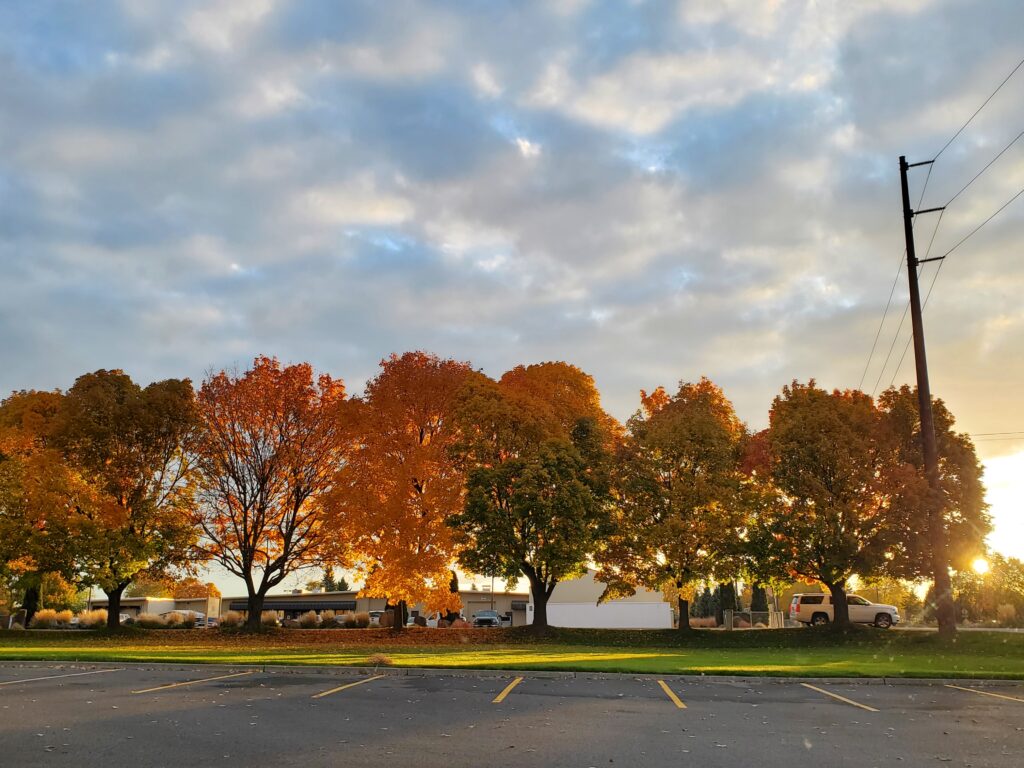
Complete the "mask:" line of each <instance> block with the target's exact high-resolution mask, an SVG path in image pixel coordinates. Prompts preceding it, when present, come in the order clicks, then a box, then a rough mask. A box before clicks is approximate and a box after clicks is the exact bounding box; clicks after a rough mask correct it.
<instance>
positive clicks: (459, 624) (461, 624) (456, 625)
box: [452, 618, 469, 629]
mask: <svg viewBox="0 0 1024 768" xmlns="http://www.w3.org/2000/svg"><path fill="white" fill-rule="evenodd" d="M468 626H469V622H468V621H466V620H465V619H463V618H458V619H455V620H454V621H452V629H465V628H466V627H468Z"/></svg>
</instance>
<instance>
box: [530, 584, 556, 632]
mask: <svg viewBox="0 0 1024 768" xmlns="http://www.w3.org/2000/svg"><path fill="white" fill-rule="evenodd" d="M526 578H527V579H528V580H529V582H530V593H531V594H532V595H533V624H532V625H531V626H532V628H533V630H534V631H535V632H540V633H542V634H543V633H544V632H547V629H548V598H549V597H551V591H553V590H554V586H552V587H551V591H549V590H548V588H547V586H546V585H545V584H544V582H543V581H541V580H540V579H539V578H538V577H537V576H536V575H530V574H529V573H528V574H526Z"/></svg>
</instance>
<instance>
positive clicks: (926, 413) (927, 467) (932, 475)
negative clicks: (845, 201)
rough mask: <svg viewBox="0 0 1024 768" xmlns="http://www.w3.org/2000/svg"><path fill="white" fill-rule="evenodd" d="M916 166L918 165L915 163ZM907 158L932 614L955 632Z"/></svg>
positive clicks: (903, 169) (906, 215) (903, 171)
mask: <svg viewBox="0 0 1024 768" xmlns="http://www.w3.org/2000/svg"><path fill="white" fill-rule="evenodd" d="M916 165H920V163H917V164H916ZM910 167H911V166H910V165H908V163H907V158H906V157H904V156H902V155H901V156H900V187H901V189H902V192H903V235H904V237H905V239H906V242H907V279H908V281H909V287H910V319H911V322H912V324H913V330H914V362H915V363H916V367H917V406H918V410H919V411H920V420H921V449H922V451H923V453H924V473H925V477H926V478H927V479H928V487H929V489H930V490H931V494H930V498H929V499H927V504H928V534H929V543H930V545H931V550H932V551H931V556H932V578H933V579H934V582H935V617H936V619H938V622H939V632H940V634H945V635H952V634H955V633H956V612H955V608H954V606H953V593H952V584H951V582H950V577H949V560H948V557H947V553H946V528H945V521H944V520H943V516H942V501H941V497H940V493H941V489H940V485H939V458H938V448H937V447H936V444H935V420H934V419H933V417H932V393H931V387H930V386H929V383H928V359H927V356H926V354H925V346H924V321H923V318H922V316H921V289H920V286H919V285H918V279H917V266H918V264H919V263H920V262H919V261H918V260H917V252H916V250H915V249H914V210H913V208H911V207H910V190H909V187H908V184H907V171H908V170H909V169H910Z"/></svg>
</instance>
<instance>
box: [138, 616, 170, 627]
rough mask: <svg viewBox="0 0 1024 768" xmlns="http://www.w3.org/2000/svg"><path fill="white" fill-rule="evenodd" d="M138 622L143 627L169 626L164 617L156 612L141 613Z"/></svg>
mask: <svg viewBox="0 0 1024 768" xmlns="http://www.w3.org/2000/svg"><path fill="white" fill-rule="evenodd" d="M136 624H138V625H139V626H140V627H142V628H143V629H164V628H165V627H166V626H167V622H166V621H165V620H164V617H163V616H157V615H156V614H155V613H140V614H139V618H138V619H136Z"/></svg>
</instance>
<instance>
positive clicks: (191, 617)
mask: <svg viewBox="0 0 1024 768" xmlns="http://www.w3.org/2000/svg"><path fill="white" fill-rule="evenodd" d="M195 626H196V615H195V614H194V613H192V612H191V611H184V612H182V611H172V612H171V613H169V614H167V628H168V629H194V628H195Z"/></svg>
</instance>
